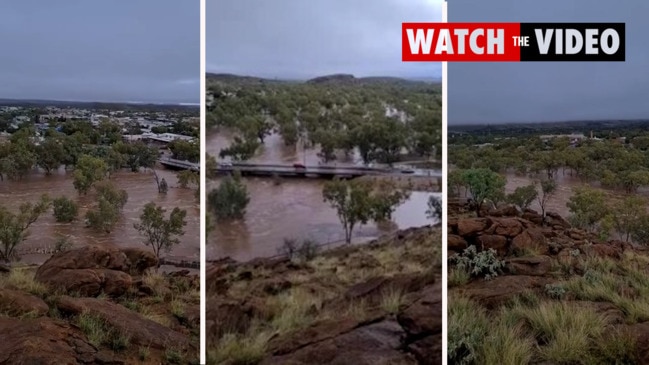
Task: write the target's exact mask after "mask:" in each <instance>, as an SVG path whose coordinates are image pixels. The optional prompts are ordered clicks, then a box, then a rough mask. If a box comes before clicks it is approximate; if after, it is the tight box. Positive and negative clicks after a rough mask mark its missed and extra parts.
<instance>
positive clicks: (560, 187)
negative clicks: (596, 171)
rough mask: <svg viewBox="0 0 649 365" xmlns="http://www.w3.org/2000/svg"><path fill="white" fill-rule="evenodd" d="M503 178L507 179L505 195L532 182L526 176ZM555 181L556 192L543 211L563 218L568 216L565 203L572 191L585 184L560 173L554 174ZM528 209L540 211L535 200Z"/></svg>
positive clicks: (511, 175) (507, 176)
mask: <svg viewBox="0 0 649 365" xmlns="http://www.w3.org/2000/svg"><path fill="white" fill-rule="evenodd" d="M505 176H506V178H507V185H506V186H505V192H506V193H507V194H510V193H513V192H514V190H515V189H516V188H517V187H520V186H526V185H529V184H531V183H533V182H534V179H533V178H530V177H527V176H517V175H515V174H507V175H505ZM555 179H556V181H557V190H556V192H555V193H554V195H553V196H552V198H551V199H550V200H549V201H548V202H547V206H546V208H545V209H546V211H549V212H554V213H558V214H559V215H561V216H562V217H564V218H565V217H568V215H569V214H570V212H569V210H568V207H567V206H566V203H568V200H569V199H570V197H571V196H572V189H573V188H575V187H577V186H583V185H585V184H584V182H582V181H581V179H579V178H578V177H576V176H570V175H569V174H568V173H566V174H565V175H564V174H562V173H561V171H559V173H558V174H556V176H555ZM537 180H538V179H537ZM530 208H531V209H534V210H536V211H538V212H540V211H541V207H540V205H539V203H538V201H537V200H535V201H534V202H533V203H532V204H531V205H530Z"/></svg>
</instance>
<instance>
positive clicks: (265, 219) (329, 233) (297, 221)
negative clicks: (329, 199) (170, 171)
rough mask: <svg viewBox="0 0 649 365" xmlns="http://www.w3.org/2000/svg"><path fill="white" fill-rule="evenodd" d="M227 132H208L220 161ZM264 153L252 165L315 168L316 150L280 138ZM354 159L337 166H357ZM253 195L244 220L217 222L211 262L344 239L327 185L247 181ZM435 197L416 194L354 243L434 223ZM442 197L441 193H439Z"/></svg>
mask: <svg viewBox="0 0 649 365" xmlns="http://www.w3.org/2000/svg"><path fill="white" fill-rule="evenodd" d="M230 138H231V135H230V134H228V133H227V132H219V133H218V134H217V133H210V134H208V137H207V143H206V149H207V152H208V153H209V154H211V155H214V156H218V153H219V151H220V150H221V149H223V148H225V147H227V146H228V145H229V144H230V142H229V141H230ZM265 142H266V143H265V146H264V147H263V149H262V150H261V151H260V152H259V153H258V154H257V155H256V156H255V157H254V158H253V159H251V161H254V162H257V163H292V162H297V161H300V162H304V160H305V159H306V163H307V164H316V163H317V161H318V159H319V158H318V157H317V151H315V150H313V149H307V150H306V151H304V150H302V149H300V148H299V147H298V148H297V149H296V148H292V147H286V146H284V144H283V142H282V140H281V137H280V136H278V135H271V136H269V137H268V138H267V139H266V141H265ZM357 160H358V158H357V156H356V155H354V156H351V158H349V159H346V160H340V161H338V162H337V163H339V164H346V165H349V164H355V163H358V161H357ZM244 182H245V184H246V186H247V188H248V192H249V193H250V203H249V204H248V207H247V210H246V215H245V218H244V219H243V220H240V221H233V222H215V227H214V230H213V231H212V232H210V233H209V235H208V238H207V245H206V257H207V259H208V260H211V259H217V258H221V257H225V256H229V257H232V258H233V259H235V260H240V261H245V260H249V259H252V258H255V257H267V256H273V255H276V254H277V253H278V249H279V248H280V247H281V246H282V244H283V242H284V239H285V238H293V239H297V240H302V239H311V240H315V241H316V242H318V243H320V244H324V243H331V242H340V241H341V240H344V230H343V228H342V224H341V223H340V221H339V219H338V216H337V215H336V211H335V210H334V209H333V208H331V206H330V205H329V204H328V203H326V202H324V201H323V198H322V187H323V184H324V181H323V180H318V179H290V178H287V179H281V180H280V183H279V184H276V182H275V181H274V180H273V179H268V178H245V179H244ZM218 184H219V179H215V180H212V181H209V182H208V184H207V189H206V190H207V191H210V190H211V189H212V188H215V187H217V186H218ZM432 194H436V193H431V192H423V191H415V192H412V194H411V196H410V198H409V199H408V201H406V202H404V203H403V204H402V205H401V206H399V207H397V209H396V211H395V212H394V214H393V217H392V222H387V223H381V224H376V223H368V224H366V225H363V226H360V227H357V228H355V229H354V241H365V240H368V239H371V238H376V237H378V236H380V235H381V234H384V233H388V232H391V231H393V230H396V229H404V228H410V227H418V226H424V225H427V224H431V223H435V222H432V221H431V220H430V219H428V218H427V217H426V209H427V204H428V199H429V196H430V195H432ZM437 195H439V194H437Z"/></svg>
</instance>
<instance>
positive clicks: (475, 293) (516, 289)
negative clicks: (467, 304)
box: [454, 275, 552, 310]
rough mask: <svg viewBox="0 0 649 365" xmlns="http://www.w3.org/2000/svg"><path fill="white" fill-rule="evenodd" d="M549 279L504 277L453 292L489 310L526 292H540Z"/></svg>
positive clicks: (472, 283) (477, 281)
mask: <svg viewBox="0 0 649 365" xmlns="http://www.w3.org/2000/svg"><path fill="white" fill-rule="evenodd" d="M550 283H552V280H551V279H547V278H544V277H539V276H525V275H506V276H497V277H495V278H493V279H491V280H475V281H472V282H470V283H469V284H467V285H464V286H462V287H460V288H457V289H455V290H454V292H455V293H458V294H459V295H464V296H467V297H469V298H470V299H473V300H475V301H476V302H478V303H480V304H481V305H483V306H484V307H485V308H487V309H489V310H491V309H495V308H498V307H500V306H501V305H503V304H505V303H506V302H507V301H509V300H511V299H512V298H514V297H516V296H517V295H520V294H523V293H525V292H528V291H532V292H540V291H542V290H544V289H545V285H546V284H550Z"/></svg>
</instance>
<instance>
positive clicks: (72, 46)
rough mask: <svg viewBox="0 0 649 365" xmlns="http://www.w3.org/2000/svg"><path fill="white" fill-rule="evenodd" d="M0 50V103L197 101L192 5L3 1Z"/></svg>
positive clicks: (162, 0) (189, 0)
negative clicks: (9, 100)
mask: <svg viewBox="0 0 649 365" xmlns="http://www.w3.org/2000/svg"><path fill="white" fill-rule="evenodd" d="M0 45H2V53H3V57H2V58H0V81H1V82H0V97H3V98H22V99H57V100H82V101H94V100H105V101H147V102H183V103H197V102H199V100H200V82H199V81H200V77H201V75H200V2H199V0H183V1H180V0H138V1H85V0H66V1H46V0H9V1H2V2H0ZM182 80H194V81H193V83H188V82H186V83H182V82H180V81H182Z"/></svg>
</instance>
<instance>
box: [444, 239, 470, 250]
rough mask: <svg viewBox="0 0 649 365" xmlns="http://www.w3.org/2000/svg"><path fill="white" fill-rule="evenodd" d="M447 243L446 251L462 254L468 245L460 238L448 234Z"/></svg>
mask: <svg viewBox="0 0 649 365" xmlns="http://www.w3.org/2000/svg"><path fill="white" fill-rule="evenodd" d="M447 241H448V250H449V251H453V252H457V253H461V252H463V251H464V250H465V249H466V248H467V247H468V246H469V244H468V243H467V241H466V240H465V239H464V238H462V236H458V235H456V234H449V235H448V236H447Z"/></svg>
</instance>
